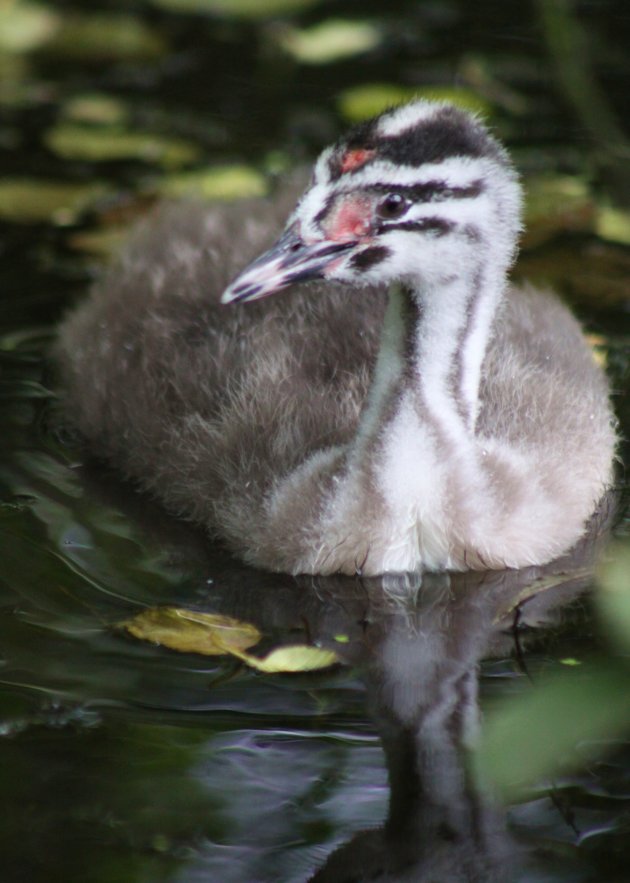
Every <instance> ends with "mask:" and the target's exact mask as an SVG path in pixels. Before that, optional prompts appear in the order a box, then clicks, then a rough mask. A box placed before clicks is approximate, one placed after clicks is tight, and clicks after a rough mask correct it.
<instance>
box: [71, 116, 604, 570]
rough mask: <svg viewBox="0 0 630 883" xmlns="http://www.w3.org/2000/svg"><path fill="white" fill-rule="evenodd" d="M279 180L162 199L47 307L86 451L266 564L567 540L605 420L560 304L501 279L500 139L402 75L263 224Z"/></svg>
mask: <svg viewBox="0 0 630 883" xmlns="http://www.w3.org/2000/svg"><path fill="white" fill-rule="evenodd" d="M294 200H295V185H294V183H293V182H289V183H288V184H287V186H286V187H285V188H284V189H281V190H280V191H279V192H278V193H277V194H276V196H275V197H274V198H271V199H267V200H265V199H260V200H251V201H246V202H241V203H238V204H221V205H213V206H209V207H208V206H205V207H204V206H202V205H199V204H187V205H186V204H183V205H178V206H170V207H168V206H167V207H165V208H163V209H162V210H161V211H159V212H158V214H157V215H156V216H155V217H153V218H152V219H151V220H150V221H149V222H148V223H146V224H145V225H144V226H143V227H142V228H141V229H140V230H139V231H138V232H137V233H136V235H135V237H134V238H133V240H132V242H131V244H130V245H129V246H128V248H127V249H126V251H125V252H124V254H123V255H122V256H121V257H120V259H119V260H118V262H117V263H116V265H115V266H114V267H113V268H112V269H110V270H109V272H108V273H107V274H106V275H105V277H104V279H103V280H102V281H101V282H100V283H99V284H98V285H97V286H96V288H95V289H94V291H93V292H92V293H91V295H90V296H89V297H88V298H87V299H86V300H85V301H84V302H83V303H82V304H80V305H79V306H78V308H76V309H75V311H74V312H73V313H72V314H71V315H70V316H69V317H68V318H67V319H66V320H65V322H64V323H63V325H62V327H61V331H60V337H59V342H58V345H57V355H58V359H59V362H60V366H61V375H62V382H63V386H64V388H65V399H66V411H67V414H68V415H69V419H70V420H71V422H72V423H73V424H74V425H75V426H76V428H77V429H78V430H79V431H80V433H81V434H82V435H83V436H84V438H85V439H86V440H87V443H88V445H89V446H90V447H91V449H92V451H93V452H94V453H95V454H96V455H97V456H99V457H101V458H105V459H106V460H108V461H110V462H112V463H114V464H116V465H117V466H118V467H119V468H120V469H121V470H122V472H123V473H125V474H126V475H127V476H128V477H130V478H132V479H133V480H134V481H135V482H136V483H137V485H138V486H140V487H141V488H143V489H144V490H146V491H149V492H150V493H151V494H152V495H154V496H155V497H157V498H159V499H160V500H161V501H162V502H163V503H164V504H165V505H166V506H167V507H168V508H169V509H170V510H171V511H172V512H174V513H176V514H178V515H180V516H183V517H186V518H188V519H191V520H193V521H195V522H198V523H200V524H202V525H205V526H206V528H207V529H208V531H209V532H210V534H211V535H212V536H214V537H218V538H221V539H222V540H223V541H224V542H225V543H226V544H227V545H228V547H229V548H230V549H231V550H232V551H233V552H234V553H236V554H237V555H238V556H240V557H242V558H243V559H244V560H245V561H247V562H249V563H250V564H253V565H256V566H259V567H263V568H267V569H271V570H277V571H287V572H292V573H323V574H325V573H333V572H341V573H348V574H354V573H356V572H360V573H363V574H366V575H374V574H380V573H385V572H404V571H417V570H419V569H443V568H446V569H457V570H465V569H497V568H504V567H520V566H523V565H530V564H541V563H544V562H547V561H549V560H551V559H553V558H554V557H556V556H558V555H560V554H561V553H563V552H565V551H566V550H567V549H568V548H569V547H571V546H572V545H573V544H574V543H575V542H576V541H577V540H578V538H579V537H580V536H581V535H582V534H583V532H584V530H585V525H586V522H587V521H588V519H589V517H590V516H591V515H592V513H593V512H594V510H595V509H596V507H597V504H598V501H599V500H600V499H601V497H602V495H603V494H604V492H605V490H606V489H607V487H608V486H609V485H610V483H611V480H612V463H613V459H614V448H615V423H614V419H613V416H612V411H611V407H610V403H609V391H608V386H607V382H606V379H605V377H604V374H603V372H602V370H601V369H600V368H599V367H598V365H597V364H596V363H595V361H594V359H593V356H592V353H591V350H590V348H589V346H588V345H587V343H586V342H585V340H584V337H583V334H582V330H581V328H580V326H579V324H578V323H577V321H576V320H575V319H574V318H573V317H572V315H571V314H570V312H569V311H568V309H567V308H566V307H565V306H564V305H563V304H562V303H561V302H560V301H559V300H558V299H557V298H556V297H555V296H553V295H552V294H550V293H549V292H546V291H539V290H535V289H534V288H532V287H528V286H524V287H515V286H513V285H512V284H510V283H509V282H508V279H507V273H508V270H509V268H510V265H511V264H512V262H513V260H514V257H515V252H516V244H517V238H518V235H519V231H520V227H521V212H520V209H521V189H520V186H519V182H518V178H517V174H516V172H515V170H514V167H513V165H512V163H511V162H510V159H509V157H508V155H507V153H506V151H505V149H504V148H503V147H502V146H501V145H500V144H499V143H498V142H497V140H496V139H495V138H494V137H493V136H492V135H491V134H490V133H489V131H488V129H487V128H486V127H485V126H484V125H483V124H482V123H481V122H480V121H479V120H478V119H477V118H476V117H475V116H473V115H471V114H470V113H468V112H465V111H463V110H461V109H458V108H456V107H454V106H452V105H450V104H446V103H435V102H428V101H422V100H417V101H414V102H412V103H410V104H408V105H405V106H401V107H397V108H394V109H391V110H388V111H386V112H384V113H382V114H381V115H380V116H378V117H376V118H375V119H372V120H370V121H369V122H366V123H363V124H360V125H358V126H357V127H355V128H353V129H352V130H351V131H350V132H349V133H348V134H347V135H346V136H345V137H343V138H341V139H340V140H339V141H338V142H337V143H336V144H334V145H333V146H331V147H328V148H327V149H326V150H324V152H323V153H322V154H321V156H320V157H319V159H318V160H317V163H316V165H315V167H314V171H313V174H312V179H311V182H310V184H309V185H308V187H307V189H306V191H305V192H304V194H303V195H302V197H301V198H300V199H299V201H298V202H297V205H296V207H295V208H294V209H293V211H292V213H291V214H290V215H289V219H288V221H287V222H286V225H285V227H284V232H283V233H281V235H280V237H279V238H278V239H277V241H276V242H275V244H274V245H271V246H270V243H271V242H272V240H273V238H274V237H276V236H278V233H279V232H280V230H281V229H282V227H281V225H282V221H283V220H284V218H285V217H286V215H287V213H288V211H289V206H290V204H291V203H293V201H294ZM261 251H262V254H261V255H260V256H258V257H256V254H257V253H258V254H260V252H261ZM247 262H250V263H249V265H248V266H247V267H246V269H242V267H243V265H244V264H245V263H247ZM236 274H238V275H236ZM235 275H236V278H233V277H234V276H235ZM230 280H233V281H231V282H230ZM307 282H311V283H312V284H311V285H303V283H307ZM228 283H229V284H228ZM294 286H295V288H294ZM285 288H287V289H288V288H291V290H290V291H286V292H284V293H283V294H282V295H279V296H276V297H274V298H273V299H271V300H267V299H266V298H267V297H268V296H269V295H271V294H276V292H279V291H280V290H281V289H285ZM263 299H264V300H263ZM249 301H259V302H258V303H252V304H250V303H248V302H249Z"/></svg>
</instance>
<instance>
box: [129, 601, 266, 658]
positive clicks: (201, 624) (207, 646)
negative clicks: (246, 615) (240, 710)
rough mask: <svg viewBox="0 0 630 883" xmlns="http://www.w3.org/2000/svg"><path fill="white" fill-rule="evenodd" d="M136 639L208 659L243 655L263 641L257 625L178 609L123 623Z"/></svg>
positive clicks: (162, 609)
mask: <svg viewBox="0 0 630 883" xmlns="http://www.w3.org/2000/svg"><path fill="white" fill-rule="evenodd" d="M120 628H123V629H125V630H126V631H127V632H129V634H131V635H133V636H134V637H135V638H140V639H141V640H143V641H152V642H153V643H154V644H161V645H162V646H164V647H169V648H170V649H171V650H179V651H180V652H182V653H202V654H204V655H205V656H222V655H225V654H229V653H231V654H234V655H236V656H239V658H240V654H241V652H242V651H244V650H247V649H248V648H249V647H252V646H253V645H254V644H257V643H258V641H260V638H261V635H260V632H259V631H258V629H257V628H256V626H254V625H251V623H248V622H241V621H239V620H238V619H233V618H232V617H230V616H222V615H220V614H218V613H201V612H198V611H195V610H185V609H182V608H178V607H154V608H149V609H147V610H143V611H142V613H139V614H138V615H137V616H134V617H133V618H132V619H128V620H126V621H125V622H122V623H120Z"/></svg>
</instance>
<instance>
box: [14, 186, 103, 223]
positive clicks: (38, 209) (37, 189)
mask: <svg viewBox="0 0 630 883" xmlns="http://www.w3.org/2000/svg"><path fill="white" fill-rule="evenodd" d="M105 192H106V188H105V187H104V185H102V184H98V183H94V184H73V183H68V182H65V181H51V180H47V179H41V180H40V179H37V178H3V179H0V218H3V219H4V220H7V221H14V222H22V223H33V222H37V221H53V222H54V223H58V224H69V223H71V222H72V221H73V220H74V219H75V218H76V217H77V215H78V214H79V213H80V212H81V211H82V210H83V209H84V208H86V206H88V205H90V204H91V203H93V202H95V201H96V200H97V199H99V198H100V197H102V196H103V195H104V194H105Z"/></svg>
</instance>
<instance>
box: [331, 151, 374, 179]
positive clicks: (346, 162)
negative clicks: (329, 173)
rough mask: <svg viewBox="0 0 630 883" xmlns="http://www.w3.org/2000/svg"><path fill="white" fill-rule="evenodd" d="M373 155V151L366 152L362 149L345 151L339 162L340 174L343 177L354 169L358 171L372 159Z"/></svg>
mask: <svg viewBox="0 0 630 883" xmlns="http://www.w3.org/2000/svg"><path fill="white" fill-rule="evenodd" d="M375 153H376V151H375V150H366V149H365V148H364V147H356V148H354V149H353V150H346V152H345V153H344V154H343V156H342V157H341V160H340V162H339V167H340V169H341V174H342V175H344V174H345V173H346V172H353V171H354V170H355V169H360V168H361V166H364V165H365V164H366V162H367V161H368V160H370V159H372V157H373V156H374V154H375Z"/></svg>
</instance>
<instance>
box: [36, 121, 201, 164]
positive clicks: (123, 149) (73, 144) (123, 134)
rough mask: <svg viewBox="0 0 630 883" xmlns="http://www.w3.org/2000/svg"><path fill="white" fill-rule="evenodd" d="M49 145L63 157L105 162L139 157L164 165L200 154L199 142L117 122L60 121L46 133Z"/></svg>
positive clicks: (196, 156) (192, 158) (192, 160)
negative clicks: (85, 123) (133, 129)
mask: <svg viewBox="0 0 630 883" xmlns="http://www.w3.org/2000/svg"><path fill="white" fill-rule="evenodd" d="M45 141H46V144H47V145H48V147H49V148H50V149H51V150H53V151H54V152H55V153H56V154H58V155H59V156H62V157H64V159H80V160H88V161H90V162H106V161H110V160H117V159H139V160H143V161H145V162H151V163H155V164H157V165H160V166H163V167H165V168H176V167H177V166H183V165H186V164H187V163H190V162H194V160H196V159H198V157H199V155H200V152H201V151H200V149H199V147H197V145H195V144H193V143H191V142H189V141H183V140H181V139H180V138H167V137H164V136H161V135H155V134H153V133H150V132H128V131H125V130H123V129H120V128H118V127H114V126H98V127H94V126H81V125H75V124H74V123H60V124H59V125H57V126H54V127H53V128H52V129H50V130H49V131H48V133H47V134H46V136H45Z"/></svg>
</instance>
